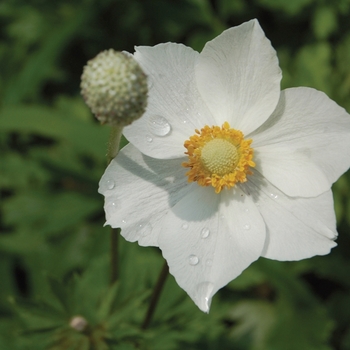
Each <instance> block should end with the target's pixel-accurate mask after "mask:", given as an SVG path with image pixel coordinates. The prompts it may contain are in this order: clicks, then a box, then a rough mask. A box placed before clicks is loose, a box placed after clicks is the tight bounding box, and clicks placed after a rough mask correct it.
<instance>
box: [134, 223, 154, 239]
mask: <svg viewBox="0 0 350 350" xmlns="http://www.w3.org/2000/svg"><path fill="white" fill-rule="evenodd" d="M151 232H152V226H151V224H150V223H149V222H141V223H139V224H138V226H137V233H138V234H139V235H141V236H143V237H145V236H148V235H149V234H150V233H151Z"/></svg>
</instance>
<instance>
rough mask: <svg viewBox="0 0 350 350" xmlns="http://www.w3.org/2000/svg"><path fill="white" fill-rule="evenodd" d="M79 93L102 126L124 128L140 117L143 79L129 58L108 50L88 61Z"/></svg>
mask: <svg viewBox="0 0 350 350" xmlns="http://www.w3.org/2000/svg"><path fill="white" fill-rule="evenodd" d="M80 87H81V93H82V95H83V97H84V100H85V102H86V104H87V105H88V106H89V107H90V109H91V111H92V113H93V114H95V116H96V118H97V119H98V120H99V121H100V122H101V123H102V124H108V125H111V126H118V127H124V126H126V125H129V124H131V123H132V122H133V121H134V120H136V119H138V118H140V117H141V116H142V114H143V113H144V112H145V109H146V106H147V93H148V87H147V76H146V74H145V73H144V72H143V70H142V69H141V67H140V65H139V64H138V63H137V61H136V60H135V59H134V58H133V56H132V55H130V54H127V53H123V52H117V51H114V50H112V49H110V50H106V51H103V52H101V53H99V54H98V55H97V56H96V57H95V58H93V59H91V60H90V61H88V63H87V65H86V66H85V67H84V71H83V74H82V76H81V84H80Z"/></svg>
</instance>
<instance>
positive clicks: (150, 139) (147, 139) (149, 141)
mask: <svg viewBox="0 0 350 350" xmlns="http://www.w3.org/2000/svg"><path fill="white" fill-rule="evenodd" d="M146 141H147V142H148V143H151V142H152V141H153V138H152V137H151V136H149V135H147V136H146Z"/></svg>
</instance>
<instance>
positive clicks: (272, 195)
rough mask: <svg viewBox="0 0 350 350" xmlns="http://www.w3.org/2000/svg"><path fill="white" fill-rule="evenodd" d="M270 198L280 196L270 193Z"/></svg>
mask: <svg viewBox="0 0 350 350" xmlns="http://www.w3.org/2000/svg"><path fill="white" fill-rule="evenodd" d="M270 198H273V199H277V198H278V196H277V194H274V193H270Z"/></svg>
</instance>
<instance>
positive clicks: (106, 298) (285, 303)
mask: <svg viewBox="0 0 350 350" xmlns="http://www.w3.org/2000/svg"><path fill="white" fill-rule="evenodd" d="M252 18H258V19H259V21H260V24H261V26H262V28H263V29H264V31H265V33H266V35H267V37H268V38H269V39H270V40H271V42H272V45H273V46H274V47H275V48H276V50H277V53H278V57H279V59H280V65H281V68H282V70H283V80H282V87H283V88H286V87H291V86H311V87H314V88H316V89H319V90H322V91H324V92H326V93H327V94H328V95H329V96H330V97H331V98H332V99H334V100H335V101H337V102H338V103H339V104H340V105H341V106H343V107H344V108H346V109H347V110H348V111H350V64H349V62H350V0H337V1H333V0H293V1H287V0H248V1H244V0H212V1H209V0H164V1H161V0H138V1H137V0H120V1H112V0H100V1H89V0H77V1H74V2H72V1H68V0H67V1H63V0H57V1H44V0H42V1H40V0H26V1H24V0H7V1H3V2H1V3H0V23H1V27H0V28H1V29H0V30H1V32H0V71H1V78H0V146H1V148H0V152H1V153H0V200H1V202H0V228H1V235H0V277H1V282H0V349H1V350H17V349H29V350H32V349H39V350H40V349H51V350H58V349H68V350H69V349H71V350H73V349H76V350H80V349H82V350H84V349H87V350H89V349H90V350H92V349H96V350H103V349H122V350H125V349H126V350H127V349H135V348H137V349H152V350H153V349H165V350H168V349H201V350H202V349H204V350H205V349H213V350H214V349H215V350H216V349H238V350H240V349H253V350H265V349H266V350H279V349H281V350H286V349H287V350H288V349H290V350H304V349H305V350H313V349H317V350H320V349H321V350H326V349H341V350H346V349H350V278H349V275H350V261H349V247H350V235H349V225H350V202H349V175H344V176H343V177H341V179H340V180H339V181H338V182H337V183H336V184H335V185H334V188H333V189H334V196H335V207H336V214H337V219H338V229H339V239H338V244H339V246H338V247H337V248H335V249H333V250H332V252H331V254H329V255H328V256H325V257H315V258H312V259H308V260H304V261H300V262H275V261H270V260H266V259H260V260H259V261H257V262H255V263H253V264H252V266H251V267H249V268H248V269H247V270H246V271H245V272H244V273H243V274H242V275H241V276H240V277H239V278H237V279H236V280H235V281H233V282H231V283H230V284H229V285H228V286H227V287H225V288H224V289H223V290H221V291H220V292H219V293H218V294H217V295H216V296H215V297H214V299H213V303H212V308H211V312H210V314H209V315H206V314H203V313H202V312H201V311H199V310H198V309H197V307H196V306H195V305H194V304H193V302H192V301H191V300H190V298H189V297H188V296H187V295H186V294H185V293H184V292H183V291H182V290H181V289H180V288H179V287H178V286H177V285H176V283H175V282H174V279H173V277H171V276H170V277H169V278H168V280H167V283H166V286H165V290H164V291H163V294H162V297H161V300H160V303H159V305H158V308H157V312H156V314H155V317H154V319H153V323H152V324H151V327H150V328H149V329H148V330H147V331H141V330H140V324H141V323H142V320H143V318H144V314H145V312H146V309H147V305H148V301H149V295H150V293H151V290H152V287H153V286H154V284H155V281H156V279H157V274H158V271H160V269H161V266H162V264H163V261H162V258H161V255H160V253H159V251H158V250H157V249H154V248H140V247H138V245H137V244H136V243H134V244H132V243H127V242H125V241H124V240H121V241H120V261H121V270H120V274H121V276H120V281H119V283H118V284H117V285H115V286H114V287H113V288H109V287H108V279H109V266H108V261H109V228H103V223H104V212H103V198H102V196H100V195H99V194H98V193H97V186H98V181H99V178H100V177H101V175H102V173H103V171H104V169H105V166H106V157H105V155H106V145H107V139H108V132H109V130H108V127H102V126H99V125H98V124H97V122H96V121H95V120H94V118H93V117H92V115H91V113H90V112H89V110H88V108H87V107H86V106H85V105H84V103H83V101H82V98H81V97H80V94H79V84H80V75H81V73H82V68H83V66H84V65H85V63H86V61H87V60H88V59H90V58H92V57H94V56H95V55H96V54H97V53H99V52H100V51H102V50H104V49H108V48H114V49H115V50H127V51H130V52H133V47H134V45H154V44H157V43H160V42H167V41H172V42H181V43H184V44H186V45H189V46H191V47H193V48H194V49H196V50H199V51H200V50H201V49H202V47H203V45H204V44H205V42H206V41H208V40H210V39H212V38H214V37H215V36H217V35H218V34H220V33H221V32H222V31H223V30H224V29H226V28H228V27H231V26H235V25H239V24H241V23H242V22H244V21H247V20H250V19H252ZM339 152H342V150H341V149H339ZM75 315H82V316H84V317H85V318H86V319H87V321H88V322H89V329H88V331H87V332H86V333H84V334H82V333H79V332H76V331H74V330H73V329H72V328H70V327H69V320H70V319H71V317H73V316H75Z"/></svg>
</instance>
